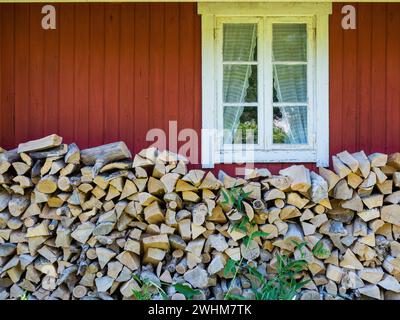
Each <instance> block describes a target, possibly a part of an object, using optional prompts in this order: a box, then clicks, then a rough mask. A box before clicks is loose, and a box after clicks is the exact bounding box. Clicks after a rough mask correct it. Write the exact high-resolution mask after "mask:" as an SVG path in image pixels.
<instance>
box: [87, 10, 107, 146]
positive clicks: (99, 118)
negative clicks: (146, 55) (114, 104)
mask: <svg viewBox="0 0 400 320" xmlns="http://www.w3.org/2000/svg"><path fill="white" fill-rule="evenodd" d="M104 31H105V26H104V4H97V3H96V4H93V5H91V7H90V31H89V38H90V43H89V46H90V48H89V51H90V60H89V123H88V128H89V145H90V146H96V145H100V144H102V143H103V141H104V125H103V123H104V107H105V106H104V79H105V73H104V59H105V58H104V47H105V44H104Z"/></svg>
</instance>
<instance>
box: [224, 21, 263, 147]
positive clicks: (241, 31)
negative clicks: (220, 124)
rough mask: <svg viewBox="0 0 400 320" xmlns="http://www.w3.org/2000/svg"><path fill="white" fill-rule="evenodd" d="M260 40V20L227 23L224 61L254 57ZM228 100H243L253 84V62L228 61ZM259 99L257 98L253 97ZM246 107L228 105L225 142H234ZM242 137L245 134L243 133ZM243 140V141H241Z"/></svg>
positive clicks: (225, 81) (234, 101)
mask: <svg viewBox="0 0 400 320" xmlns="http://www.w3.org/2000/svg"><path fill="white" fill-rule="evenodd" d="M256 44H257V25H256V24H225V25H224V44H223V56H224V61H253V57H254V54H255V50H256ZM223 74H224V79H223V81H224V84H223V99H224V103H243V102H247V101H245V98H246V95H247V90H248V88H249V78H250V77H251V75H252V65H250V64H245V65H243V64H242V65H237V64H236V65H234V64H231V65H226V64H225V65H224V71H223ZM252 102H256V101H252ZM243 110H244V107H242V106H241V107H235V108H232V107H231V108H229V107H228V108H224V129H225V131H226V135H225V137H224V142H225V143H233V142H234V138H235V133H236V130H237V127H238V125H239V122H240V117H241V116H242V114H243ZM239 137H240V138H241V135H239ZM239 140H240V139H239ZM237 142H239V143H240V141H237Z"/></svg>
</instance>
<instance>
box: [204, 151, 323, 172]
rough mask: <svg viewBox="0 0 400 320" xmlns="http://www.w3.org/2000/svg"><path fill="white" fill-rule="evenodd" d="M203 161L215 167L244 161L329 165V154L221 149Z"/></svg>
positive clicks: (206, 166)
mask: <svg viewBox="0 0 400 320" xmlns="http://www.w3.org/2000/svg"><path fill="white" fill-rule="evenodd" d="M210 160H211V161H207V162H208V164H207V163H203V167H204V168H213V167H214V164H235V163H236V164H243V163H288V162H292V163H299V162H300V163H315V164H316V165H317V166H322V167H326V166H328V162H329V160H328V156H326V157H323V159H321V158H318V155H317V152H316V151H315V150H257V151H254V152H253V151H247V152H246V151H239V152H235V151H231V150H230V151H226V150H225V151H220V152H216V153H215V155H214V159H210Z"/></svg>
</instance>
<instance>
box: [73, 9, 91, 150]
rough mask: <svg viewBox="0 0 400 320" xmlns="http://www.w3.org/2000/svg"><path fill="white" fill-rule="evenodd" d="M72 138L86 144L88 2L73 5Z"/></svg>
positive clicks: (87, 110)
mask: <svg viewBox="0 0 400 320" xmlns="http://www.w3.org/2000/svg"><path fill="white" fill-rule="evenodd" d="M74 33H75V36H74V39H75V63H74V66H75V68H74V79H75V81H74V113H75V120H74V125H75V126H74V139H75V141H76V142H77V143H79V145H80V146H81V147H82V148H86V147H87V146H88V140H89V139H88V136H89V130H88V121H89V108H88V105H89V95H88V92H89V4H87V3H80V4H76V5H75V25H74Z"/></svg>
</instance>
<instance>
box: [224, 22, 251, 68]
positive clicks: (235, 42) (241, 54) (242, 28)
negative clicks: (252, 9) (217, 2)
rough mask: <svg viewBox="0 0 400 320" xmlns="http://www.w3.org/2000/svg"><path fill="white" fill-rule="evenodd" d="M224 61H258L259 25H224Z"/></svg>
mask: <svg viewBox="0 0 400 320" xmlns="http://www.w3.org/2000/svg"><path fill="white" fill-rule="evenodd" d="M223 28H224V32H223V33H224V38H223V41H224V44H223V59H224V61H256V60H257V25H256V24H255V23H226V24H224V27H223Z"/></svg>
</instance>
